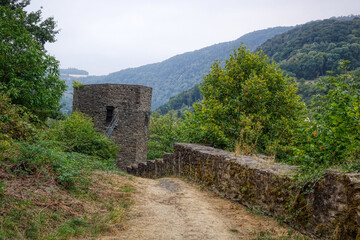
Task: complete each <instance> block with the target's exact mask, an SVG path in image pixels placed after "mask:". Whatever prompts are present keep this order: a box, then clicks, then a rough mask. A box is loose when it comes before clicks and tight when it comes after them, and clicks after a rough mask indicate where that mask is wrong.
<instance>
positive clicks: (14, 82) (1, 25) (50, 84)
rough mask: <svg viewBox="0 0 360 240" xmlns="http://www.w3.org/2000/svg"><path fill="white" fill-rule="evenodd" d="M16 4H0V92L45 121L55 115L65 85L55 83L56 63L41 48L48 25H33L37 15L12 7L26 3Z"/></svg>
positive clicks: (59, 82) (47, 37) (61, 82)
mask: <svg viewBox="0 0 360 240" xmlns="http://www.w3.org/2000/svg"><path fill="white" fill-rule="evenodd" d="M9 2H10V6H11V8H12V9H10V7H9V6H8V5H7V4H6V3H9ZM16 2H17V1H5V3H4V2H2V4H1V5H0V18H1V19H0V32H1V41H0V91H1V92H5V93H7V95H8V96H9V97H10V98H11V99H12V102H13V103H14V104H17V105H21V106H23V107H26V108H27V109H29V110H31V111H32V112H34V113H36V114H37V115H39V116H40V117H41V118H42V119H45V118H46V117H47V116H51V115H53V114H54V113H57V110H58V109H59V101H60V98H61V96H62V93H63V91H64V90H65V88H66V86H65V83H64V82H63V81H60V80H59V72H58V64H59V63H58V61H57V60H56V59H55V58H54V57H52V56H50V55H49V54H47V52H46V50H44V48H43V46H42V45H41V44H42V43H43V42H44V41H45V42H46V40H49V41H50V40H51V36H50V35H51V33H49V34H50V35H48V34H47V33H48V32H46V30H45V29H47V28H48V27H50V26H48V25H47V24H48V22H46V21H45V22H43V23H44V24H42V23H40V24H39V25H37V24H36V23H38V22H39V21H40V19H39V18H40V15H39V14H40V13H41V12H37V13H34V14H35V15H32V14H27V13H26V12H25V11H23V10H22V9H21V8H16V6H20V5H21V6H23V5H24V4H25V6H26V5H27V4H26V3H27V2H28V1H21V2H20V3H16ZM21 3H24V4H21ZM19 4H20V5H19ZM43 28H44V29H43ZM49 31H50V30H49ZM54 33H55V32H54Z"/></svg>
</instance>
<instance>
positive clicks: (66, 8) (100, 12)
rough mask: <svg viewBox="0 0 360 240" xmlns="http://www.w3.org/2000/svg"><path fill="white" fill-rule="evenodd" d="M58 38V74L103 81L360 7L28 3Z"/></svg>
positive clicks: (354, 2)
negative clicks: (81, 73) (69, 71)
mask: <svg viewBox="0 0 360 240" xmlns="http://www.w3.org/2000/svg"><path fill="white" fill-rule="evenodd" d="M40 6H43V16H44V17H49V16H53V17H54V18H55V20H56V21H57V24H58V28H59V29H60V30H61V31H60V33H59V34H58V35H57V42H55V43H52V44H48V45H46V48H47V49H48V51H49V52H50V53H51V54H52V55H55V57H56V58H57V59H58V60H60V63H61V67H62V68H68V67H76V68H79V69H83V70H87V71H88V72H89V73H90V74H91V75H103V74H108V73H111V72H116V71H119V70H121V69H125V68H129V67H137V66H141V65H145V64H149V63H155V62H160V61H163V60H165V59H167V58H169V57H172V56H174V55H177V54H181V53H184V52H188V51H194V50H197V49H200V48H203V47H206V46H209V45H213V44H215V43H220V42H227V41H232V40H235V39H237V38H239V37H241V36H242V35H244V34H246V33H249V32H252V31H255V30H261V29H265V28H269V27H275V26H293V25H297V24H302V23H305V22H308V21H312V20H318V19H326V18H330V17H333V16H347V15H350V14H354V15H357V14H360V0H247V1H243V0H176V1H175V0H147V1H146V0H126V1H125V0H102V1H99V0H61V1H60V0H32V1H31V5H30V7H29V8H28V9H29V10H37V9H39V8H40Z"/></svg>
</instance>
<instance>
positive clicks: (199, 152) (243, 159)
mask: <svg viewBox="0 0 360 240" xmlns="http://www.w3.org/2000/svg"><path fill="white" fill-rule="evenodd" d="M296 169H297V168H296V167H295V166H289V165H282V164H278V163H274V162H273V161H272V160H271V159H269V158H266V157H265V156H235V155H234V154H233V153H230V152H226V151H223V150H219V149H214V148H211V147H206V146H201V145H197V144H185V143H177V144H175V145H174V153H173V154H167V153H166V154H164V156H163V159H156V160H148V161H146V162H141V163H137V164H132V165H131V166H128V167H127V172H128V173H130V174H133V175H136V176H141V177H147V178H159V177H163V176H171V175H175V176H184V177H187V178H188V179H190V180H193V181H195V182H198V183H200V184H202V185H204V186H206V187H207V188H209V189H210V190H212V191H214V192H215V193H217V194H219V195H220V196H222V197H225V198H228V199H231V200H233V201H236V202H239V203H241V204H243V205H245V206H247V207H249V208H251V209H256V210H260V211H262V212H264V213H266V214H269V215H271V216H274V217H277V218H279V219H282V220H283V221H285V222H286V223H288V224H289V225H291V226H293V227H294V228H295V229H297V230H299V231H300V232H302V233H304V234H306V235H308V236H310V237H313V238H317V239H338V240H346V239H360V174H358V173H341V172H340V171H339V170H335V169H332V170H327V171H326V172H325V176H324V177H323V178H322V179H321V180H319V181H317V182H316V183H315V185H314V186H309V185H305V186H301V185H300V184H298V183H297V182H296V181H295V180H294V175H295V171H296Z"/></svg>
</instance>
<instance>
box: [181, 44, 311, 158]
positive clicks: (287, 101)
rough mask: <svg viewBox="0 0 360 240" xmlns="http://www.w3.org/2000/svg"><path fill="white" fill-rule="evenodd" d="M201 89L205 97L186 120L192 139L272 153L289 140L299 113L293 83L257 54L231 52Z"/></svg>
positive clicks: (212, 69)
mask: <svg viewBox="0 0 360 240" xmlns="http://www.w3.org/2000/svg"><path fill="white" fill-rule="evenodd" d="M200 89H201V93H202V95H203V96H204V99H203V100H202V101H201V102H199V103H195V104H194V113H193V114H188V115H187V116H186V119H185V121H184V124H185V129H186V131H185V136H186V138H188V139H187V140H188V141H191V142H200V143H207V144H211V145H213V146H215V147H220V148H228V149H233V148H234V146H235V145H239V146H240V147H241V148H243V150H244V151H251V152H254V151H257V152H268V153H275V152H276V151H277V149H279V147H280V146H285V145H288V144H289V143H290V142H291V140H292V136H293V134H294V130H295V128H296V126H297V123H298V121H299V120H300V119H301V117H302V116H303V111H304V104H303V103H302V102H300V99H299V97H298V96H297V95H296V87H295V84H293V83H291V82H290V79H289V78H288V77H286V76H284V75H283V73H282V71H281V70H279V69H278V68H277V66H276V65H275V64H269V62H268V60H267V58H266V57H264V56H263V54H262V53H261V52H260V53H256V54H254V53H250V52H249V51H248V50H246V48H245V47H240V48H239V49H238V50H237V51H234V53H233V55H230V58H229V59H228V60H226V62H225V67H224V68H222V65H221V63H220V62H216V63H215V64H214V65H213V66H212V68H211V72H210V73H209V74H208V75H207V76H205V77H204V83H202V84H201V85H200ZM236 142H238V144H236Z"/></svg>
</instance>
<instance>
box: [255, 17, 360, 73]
mask: <svg viewBox="0 0 360 240" xmlns="http://www.w3.org/2000/svg"><path fill="white" fill-rule="evenodd" d="M259 49H262V50H263V51H264V53H265V54H266V55H268V56H269V57H270V58H271V59H272V60H274V61H275V62H277V63H279V64H280V68H281V69H283V70H285V71H287V72H291V73H294V76H296V77H297V78H298V79H300V78H304V79H306V80H312V79H315V78H317V77H319V76H323V75H325V74H326V73H327V71H334V72H336V71H337V68H338V62H339V60H340V59H344V60H349V61H350V65H349V67H350V70H354V69H356V68H357V67H359V66H360V18H358V17H357V18H353V19H351V20H339V19H327V20H323V21H314V22H309V23H306V24H304V25H300V26H297V27H295V28H294V29H292V30H290V31H288V32H285V33H283V34H280V35H277V36H275V37H274V38H271V39H269V40H267V41H266V42H265V43H264V44H262V45H261V46H260V47H259V48H258V50H259Z"/></svg>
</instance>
